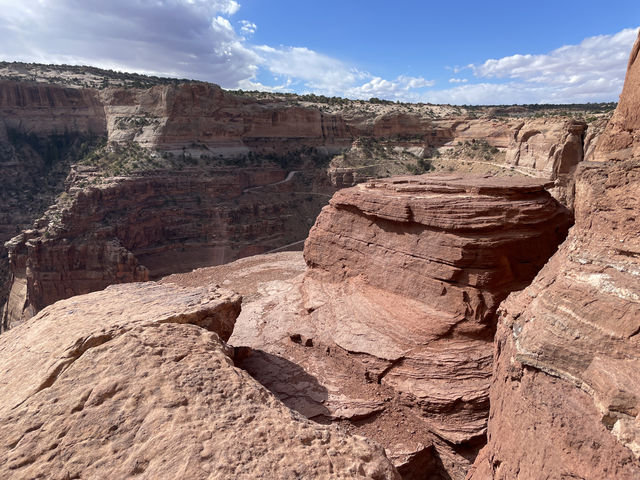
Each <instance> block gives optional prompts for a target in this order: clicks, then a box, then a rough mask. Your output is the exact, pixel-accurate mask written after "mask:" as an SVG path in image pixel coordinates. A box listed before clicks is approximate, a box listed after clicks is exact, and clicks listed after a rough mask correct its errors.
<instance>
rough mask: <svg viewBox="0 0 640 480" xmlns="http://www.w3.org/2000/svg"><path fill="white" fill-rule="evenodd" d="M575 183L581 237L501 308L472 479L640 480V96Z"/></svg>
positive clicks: (633, 97)
mask: <svg viewBox="0 0 640 480" xmlns="http://www.w3.org/2000/svg"><path fill="white" fill-rule="evenodd" d="M638 48H640V40H639V41H638V42H636V45H635V47H634V49H633V51H632V54H631V60H630V62H629V71H628V76H627V81H626V82H625V87H624V91H623V95H622V98H621V100H620V104H619V107H618V110H617V111H616V112H615V114H614V116H613V118H612V121H611V123H610V124H609V126H608V127H607V129H606V130H605V132H604V133H603V134H602V136H601V137H600V141H599V144H598V149H597V150H596V152H595V154H594V155H595V158H599V159H601V160H612V161H606V162H603V163H595V162H593V163H591V162H589V163H583V164H582V165H580V166H579V167H578V171H577V174H576V181H575V222H576V223H575V226H574V227H573V228H572V230H571V231H570V234H569V237H568V238H567V240H566V241H565V243H564V244H563V245H562V246H561V247H560V249H559V251H558V252H557V253H556V254H555V255H554V256H553V257H552V258H551V260H550V261H549V263H548V264H547V265H546V266H545V267H544V268H543V269H542V270H541V272H540V273H539V274H538V276H537V277H536V279H535V281H534V282H533V283H532V285H531V286H529V287H528V288H526V289H525V290H524V291H522V292H519V293H517V294H512V295H511V296H509V298H508V299H507V300H506V301H505V302H504V303H503V304H502V305H501V307H500V323H499V326H498V331H497V335H496V347H495V354H494V355H495V356H494V373H493V381H492V386H491V414H490V418H489V426H488V439H489V441H488V445H487V446H486V447H485V449H484V450H483V451H482V453H481V455H480V456H479V457H478V459H477V460H476V462H475V465H474V468H473V470H472V473H471V475H470V478H471V479H472V480H486V479H494V480H498V479H505V480H506V479H512V478H516V477H517V478H519V479H523V480H526V479H538V478H588V479H593V480H600V479H601V480H604V479H611V478H615V479H635V478H639V477H640V461H639V460H640V418H639V417H640V389H639V386H640V378H638V371H639V370H638V367H639V366H640V354H639V353H638V352H639V351H640V343H639V339H638V333H639V332H640V287H639V286H640V281H639V277H640V222H639V220H638V216H637V214H638V212H639V211H640V159H638V158H637V157H636V158H631V159H628V160H618V161H613V160H615V159H625V158H629V157H633V156H634V155H635V153H636V152H637V143H635V142H636V140H637V139H638V131H639V128H640V124H638V122H637V118H638V116H637V115H638V109H639V108H640V96H639V95H638V92H639V91H640V85H639V84H638V72H639V70H638V63H637V61H636V57H637V53H638Z"/></svg>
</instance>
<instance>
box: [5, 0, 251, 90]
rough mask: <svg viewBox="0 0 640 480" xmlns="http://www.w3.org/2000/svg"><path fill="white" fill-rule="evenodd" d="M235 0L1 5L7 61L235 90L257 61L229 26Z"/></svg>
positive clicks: (24, 0) (30, 0) (29, 0)
mask: <svg viewBox="0 0 640 480" xmlns="http://www.w3.org/2000/svg"><path fill="white" fill-rule="evenodd" d="M239 8H240V5H239V4H238V2H236V1H234V0H157V1H153V2H150V1H147V0H109V1H108V2H105V1H102V0H56V1H53V0H21V1H20V2H15V1H13V0H0V38H2V39H3V41H2V42H0V58H2V59H3V60H22V61H31V62H44V63H74V64H86V65H95V66H99V67H105V68H113V67H114V66H115V67H116V68H118V69H122V70H128V71H136V72H143V73H153V74H164V75H171V76H179V77H188V78H196V79H201V80H210V81H214V82H216V83H220V84H222V85H223V86H230V87H233V86H235V85H237V83H238V82H239V81H240V80H242V79H245V78H249V77H251V76H253V75H254V74H255V72H256V68H257V66H256V60H257V55H256V54H255V53H254V52H253V51H252V50H251V49H250V48H248V46H247V45H245V44H244V43H243V39H242V38H241V37H239V36H238V35H236V33H235V31H234V30H233V28H232V27H231V24H230V22H229V20H228V19H227V18H226V17H228V16H230V15H233V14H234V13H236V12H237V11H238V9H239Z"/></svg>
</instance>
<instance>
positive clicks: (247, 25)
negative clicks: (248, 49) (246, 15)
mask: <svg viewBox="0 0 640 480" xmlns="http://www.w3.org/2000/svg"><path fill="white" fill-rule="evenodd" d="M257 29H258V26H257V25H256V24H255V23H253V22H250V21H249V20H241V21H240V31H241V32H242V33H243V34H245V35H253V34H254V33H256V30H257Z"/></svg>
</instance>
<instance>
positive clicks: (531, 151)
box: [506, 119, 595, 208]
mask: <svg viewBox="0 0 640 480" xmlns="http://www.w3.org/2000/svg"><path fill="white" fill-rule="evenodd" d="M587 131H588V126H587V124H586V123H585V122H582V121H577V120H561V121H558V120H552V119H535V120H528V121H524V122H521V123H520V124H518V125H516V126H515V128H514V129H513V137H512V139H511V142H510V144H509V147H508V148H507V155H506V163H507V164H509V165H513V166H514V167H518V168H519V169H526V170H528V171H530V172H531V174H533V175H535V176H538V177H542V178H548V179H549V180H554V181H555V185H554V188H553V189H551V192H552V194H553V196H554V197H555V198H556V199H558V200H559V201H560V202H561V203H563V204H564V205H566V206H568V207H569V208H573V175H574V173H575V169H576V166H577V165H578V164H579V163H580V162H582V161H583V159H584V156H585V136H586V132H587ZM593 135H595V133H591V132H590V137H589V141H590V142H591V140H592V138H591V137H592V136H593Z"/></svg>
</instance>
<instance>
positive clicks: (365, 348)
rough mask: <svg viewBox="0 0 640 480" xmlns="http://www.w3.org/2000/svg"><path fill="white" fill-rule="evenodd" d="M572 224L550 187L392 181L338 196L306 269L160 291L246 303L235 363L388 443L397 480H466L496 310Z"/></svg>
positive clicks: (312, 411)
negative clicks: (210, 288) (229, 294)
mask: <svg viewBox="0 0 640 480" xmlns="http://www.w3.org/2000/svg"><path fill="white" fill-rule="evenodd" d="M569 223H570V215H569V214H568V212H567V210H566V209H564V208H563V207H561V206H560V205H559V204H558V203H557V202H556V201H555V200H554V199H553V198H551V196H550V195H549V194H548V193H547V192H546V191H545V190H544V182H540V181H534V180H525V179H522V180H514V179H495V178H493V179H491V178H472V179H469V178H460V177H455V176H449V177H429V176H423V177H407V178H396V179H390V180H386V181H378V182H371V183H369V184H363V185H360V186H358V187H354V188H351V189H346V190H342V191H340V192H338V193H337V194H336V195H334V198H333V199H332V200H331V202H330V205H329V206H328V207H325V209H324V210H323V212H322V213H321V215H320V216H319V218H318V220H317V222H316V225H315V226H314V228H313V229H312V231H311V233H310V235H309V238H308V240H307V242H306V245H305V253H304V255H305V260H306V263H307V265H308V267H307V269H305V265H304V264H303V263H302V261H301V259H300V257H299V256H296V255H297V254H277V255H276V256H275V257H272V256H257V257H251V258H248V259H245V260H240V261H238V262H234V263H232V264H230V265H226V266H220V267H214V268H211V269H201V270H196V271H194V272H192V273H190V274H184V275H174V276H172V277H169V278H167V279H166V280H165V281H166V282H175V283H178V284H184V285H197V284H206V283H208V282H221V283H224V284H225V286H227V287H228V288H233V289H236V290H238V291H241V292H242V293H243V295H245V307H244V309H243V313H242V314H241V316H240V317H239V319H238V322H237V324H236V329H235V331H234V335H233V336H232V338H231V339H230V343H231V344H232V345H234V347H236V350H237V353H238V356H237V359H236V361H237V364H238V365H240V366H242V367H243V368H245V369H247V371H249V372H250V373H251V374H252V375H253V376H254V377H255V378H256V379H258V380H259V381H260V382H261V383H263V384H264V385H266V386H267V387H268V388H269V389H270V390H272V391H273V392H274V393H276V395H277V396H279V398H281V399H282V400H283V401H284V402H285V404H287V405H289V406H290V407H291V408H294V409H296V410H298V411H299V412H301V413H302V414H304V415H305V416H307V417H308V418H313V419H315V420H317V421H320V422H333V423H338V424H340V425H342V426H343V427H344V428H346V429H348V430H349V431H353V432H357V433H360V434H363V435H366V436H368V437H370V438H373V439H375V440H377V441H379V442H380V443H382V444H383V445H384V446H385V447H386V448H387V451H388V454H389V456H390V457H391V458H392V459H393V460H394V462H395V463H396V465H397V466H398V467H399V469H400V470H401V472H402V473H403V478H407V479H410V478H432V479H439V478H455V479H462V478H464V476H465V474H466V471H467V469H468V467H469V465H470V463H471V462H472V461H473V459H474V458H475V455H476V453H477V451H478V449H479V448H480V447H481V446H482V445H483V442H484V434H485V430H486V418H487V415H488V408H489V404H488V389H489V383H490V374H491V356H492V350H493V348H492V337H493V331H494V324H495V317H494V312H495V309H496V307H497V305H498V303H499V302H500V301H501V300H502V299H503V298H504V297H505V296H506V295H507V294H508V293H509V292H510V291H512V290H514V289H518V288H523V287H524V286H525V285H526V284H527V283H528V282H530V281H531V278H533V276H534V275H535V274H536V272H537V271H538V269H539V268H541V266H542V265H543V264H544V263H545V261H546V260H547V259H548V257H549V256H551V254H552V253H553V252H554V250H555V248H556V247H557V245H558V244H559V243H560V242H561V241H562V239H563V238H564V236H565V235H566V231H567V228H568V226H569ZM298 255H299V254H298ZM243 347H249V349H246V348H243Z"/></svg>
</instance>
